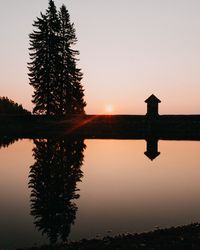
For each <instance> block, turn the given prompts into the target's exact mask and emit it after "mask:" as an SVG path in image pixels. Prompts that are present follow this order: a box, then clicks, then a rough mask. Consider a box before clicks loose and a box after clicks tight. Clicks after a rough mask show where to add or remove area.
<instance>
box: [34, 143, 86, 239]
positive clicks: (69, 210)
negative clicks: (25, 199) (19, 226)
mask: <svg viewBox="0 0 200 250" xmlns="http://www.w3.org/2000/svg"><path fill="white" fill-rule="evenodd" d="M34 142H35V148H34V149H33V155H34V158H35V160H36V161H35V163H34V164H33V165H32V166H31V170H30V175H29V178H30V181H29V187H30V188H31V189H32V190H31V215H33V216H34V217H35V222H34V223H35V225H36V227H37V228H38V229H39V231H41V232H42V233H43V234H46V235H47V236H48V238H49V240H50V242H51V243H55V242H56V241H57V240H59V239H61V240H62V241H66V240H67V237H68V235H69V233H70V228H71V224H73V223H74V220H75V218H76V211H77V207H76V205H75V203H74V200H75V199H78V198H79V194H77V191H78V189H77V187H76V184H77V182H78V181H81V177H82V171H81V169H80V167H81V165H82V163H83V158H84V155H83V151H84V148H85V144H84V142H83V140H59V141H55V140H51V139H48V140H35V141H34Z"/></svg>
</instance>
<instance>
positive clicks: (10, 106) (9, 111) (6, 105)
mask: <svg viewBox="0 0 200 250" xmlns="http://www.w3.org/2000/svg"><path fill="white" fill-rule="evenodd" d="M0 114H1V115H30V114H31V113H30V112H29V111H27V110H26V109H24V108H23V107H22V105H21V104H20V105H19V104H17V103H16V102H14V101H12V100H10V99H9V98H8V97H4V96H3V97H0Z"/></svg>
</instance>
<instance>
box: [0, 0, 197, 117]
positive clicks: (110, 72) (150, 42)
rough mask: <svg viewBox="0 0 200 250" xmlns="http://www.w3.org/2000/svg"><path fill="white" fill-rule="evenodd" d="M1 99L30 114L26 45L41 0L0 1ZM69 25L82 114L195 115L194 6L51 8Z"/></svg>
mask: <svg viewBox="0 0 200 250" xmlns="http://www.w3.org/2000/svg"><path fill="white" fill-rule="evenodd" d="M0 2H1V9H0V11H1V15H0V31H1V35H0V38H1V40H0V41H1V42H0V96H8V97H9V98H11V99H13V100H14V101H16V102H18V103H20V104H22V105H23V106H24V107H25V108H27V109H28V110H32V108H33V105H32V103H31V99H32V94H33V88H32V87H31V86H30V85H29V80H28V76H27V73H28V70H27V62H29V61H30V60H29V54H28V53H29V52H28V47H29V37H28V35H29V34H30V33H31V32H32V31H33V27H32V24H33V20H35V19H36V17H38V16H40V12H45V10H46V9H47V7H48V0H34V1H32V0H19V1H16V0H14V1H13V0H6V1H5V0H0ZM55 4H56V6H57V7H58V8H59V7H60V6H61V5H62V4H65V5H66V7H67V9H68V10H69V13H70V17H71V21H72V22H74V24H75V28H76V35H77V38H78V43H77V45H76V48H78V50H79V52H80V56H79V59H80V61H79V67H80V68H81V69H82V72H83V74H84V78H83V80H82V84H83V86H84V89H85V100H86V102H87V107H86V112H87V113H88V114H102V113H106V112H111V111H112V113H114V114H145V113H146V104H145V103H144V100H145V99H146V98H147V97H149V96H150V95H151V94H155V95H156V96H157V97H158V98H159V99H160V100H161V104H160V108H159V110H160V114H196V113H200V98H199V96H200V14H199V13H200V1H199V0H167V1H166V0H151V1H149V0H101V1H99V0H84V1H83V0H55Z"/></svg>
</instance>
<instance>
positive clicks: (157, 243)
mask: <svg viewBox="0 0 200 250" xmlns="http://www.w3.org/2000/svg"><path fill="white" fill-rule="evenodd" d="M129 249H133V250H140V249H141V250H179V249H180V250H186V249H187V250H193V249H194V250H199V249H200V224H199V223H193V224H190V225H185V226H178V227H171V228H167V229H156V230H154V231H150V232H144V233H140V234H122V235H118V236H114V237H108V236H107V237H105V238H103V239H83V240H80V241H78V242H69V243H66V244H58V245H54V246H52V245H46V246H41V247H32V248H17V250H129Z"/></svg>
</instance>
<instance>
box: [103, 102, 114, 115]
mask: <svg viewBox="0 0 200 250" xmlns="http://www.w3.org/2000/svg"><path fill="white" fill-rule="evenodd" d="M105 112H106V113H112V112H113V106H112V105H111V104H108V105H106V106H105Z"/></svg>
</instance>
